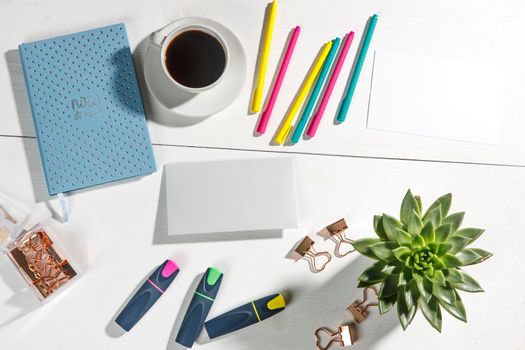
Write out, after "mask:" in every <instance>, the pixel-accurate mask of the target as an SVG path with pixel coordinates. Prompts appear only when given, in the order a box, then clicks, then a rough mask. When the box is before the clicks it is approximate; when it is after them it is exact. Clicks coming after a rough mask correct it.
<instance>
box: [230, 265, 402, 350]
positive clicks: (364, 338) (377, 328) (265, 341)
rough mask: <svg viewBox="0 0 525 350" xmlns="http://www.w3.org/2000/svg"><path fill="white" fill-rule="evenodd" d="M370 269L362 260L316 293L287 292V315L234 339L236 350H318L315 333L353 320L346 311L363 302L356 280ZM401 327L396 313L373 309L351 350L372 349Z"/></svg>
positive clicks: (305, 290)
mask: <svg viewBox="0 0 525 350" xmlns="http://www.w3.org/2000/svg"><path fill="white" fill-rule="evenodd" d="M369 265H370V260H369V259H368V258H366V257H363V256H359V257H357V259H355V260H353V261H352V262H351V263H350V264H348V266H346V267H345V268H344V269H342V270H341V271H340V272H339V273H337V274H336V275H335V276H334V277H333V278H332V279H331V280H329V281H328V282H327V283H325V284H324V285H322V286H319V287H318V288H317V289H313V290H309V289H306V288H304V287H295V288H291V289H290V290H288V294H290V295H291V300H289V301H288V306H287V308H286V310H285V311H284V312H282V313H281V314H279V315H277V316H275V317H273V318H270V319H268V320H266V321H264V322H262V323H260V324H258V325H254V326H252V327H250V328H246V329H245V330H242V331H239V332H238V333H236V334H235V335H231V336H233V337H236V342H235V344H236V348H237V349H239V350H243V349H250V350H266V349H286V350H308V349H315V337H314V332H315V330H316V329H317V328H319V327H322V326H325V327H328V328H330V329H333V330H336V329H337V328H338V327H339V326H340V325H341V324H345V323H349V322H350V321H351V320H352V318H351V317H350V316H349V315H348V314H346V308H347V307H348V306H349V305H350V304H351V303H352V302H353V301H355V300H357V299H361V297H362V292H361V289H359V290H358V289H357V278H358V276H359V275H360V274H361V272H362V271H363V270H364V269H365V268H367V267H368V266H369ZM312 278H313V275H312ZM398 325H399V321H398V320H397V316H396V312H395V310H392V311H390V312H389V313H387V314H385V315H383V316H379V313H378V311H377V309H376V308H372V310H371V312H370V316H369V317H368V319H367V320H366V321H364V322H363V323H361V324H359V325H357V328H358V339H357V341H356V343H355V344H354V345H353V346H352V349H372V348H373V346H374V345H375V344H376V343H377V341H378V340H379V339H381V337H383V336H386V335H387V334H388V333H389V332H391V331H392V330H393V329H395V328H397V327H398ZM237 345H238V346H237Z"/></svg>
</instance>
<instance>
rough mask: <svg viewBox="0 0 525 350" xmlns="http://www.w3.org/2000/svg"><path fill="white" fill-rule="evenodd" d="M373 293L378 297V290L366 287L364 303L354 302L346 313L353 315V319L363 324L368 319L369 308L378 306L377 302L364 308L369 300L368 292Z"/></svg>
mask: <svg viewBox="0 0 525 350" xmlns="http://www.w3.org/2000/svg"><path fill="white" fill-rule="evenodd" d="M369 290H370V291H372V292H373V293H374V295H375V296H376V297H377V289H376V287H374V286H371V287H366V288H365V289H363V301H361V302H359V301H358V300H356V301H354V302H353V303H352V304H351V305H350V306H349V307H348V308H347V309H346V311H347V312H348V313H349V314H350V315H352V317H353V318H354V319H355V320H356V321H357V322H358V323H361V322H363V321H364V320H366V318H367V317H368V310H367V309H368V307H369V306H377V305H378V303H377V301H376V302H374V303H368V304H366V305H364V306H362V305H363V304H364V303H365V302H366V301H367V300H368V297H367V291H369Z"/></svg>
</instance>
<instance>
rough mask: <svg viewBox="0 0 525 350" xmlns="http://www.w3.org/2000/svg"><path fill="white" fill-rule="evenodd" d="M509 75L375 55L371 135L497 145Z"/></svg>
mask: <svg viewBox="0 0 525 350" xmlns="http://www.w3.org/2000/svg"><path fill="white" fill-rule="evenodd" d="M503 79H504V69H503V67H502V66H499V65H496V64H485V63H478V62H464V61H455V60H445V59H436V58H430V57H423V56H414V55H408V54H395V53H387V52H375V55H374V71H373V78H372V90H371V94H370V107H369V111H368V123H367V127H368V128H369V129H378V130H387V131H394V132H399V133H406V134H414V135H422V136H430V137H440V138H446V139H452V140H460V141H467V142H475V143H485V144H491V145H497V144H498V143H499V138H500V124H501V113H502V99H503V84H504V80H503Z"/></svg>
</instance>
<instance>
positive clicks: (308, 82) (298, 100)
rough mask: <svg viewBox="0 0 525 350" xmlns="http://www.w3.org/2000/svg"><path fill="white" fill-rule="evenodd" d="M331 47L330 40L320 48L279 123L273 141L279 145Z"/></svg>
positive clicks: (286, 134) (288, 130) (282, 141)
mask: <svg viewBox="0 0 525 350" xmlns="http://www.w3.org/2000/svg"><path fill="white" fill-rule="evenodd" d="M331 48H332V42H331V41H329V42H327V43H326V44H325V45H324V46H323V49H322V50H321V53H320V54H319V56H318V57H317V60H316V61H315V63H314V66H313V68H312V70H311V71H310V75H308V77H307V78H306V81H305V83H304V85H303V87H302V88H301V90H300V91H299V95H297V98H296V99H295V101H294V102H293V104H292V107H291V108H290V112H288V114H287V115H286V117H285V118H284V121H283V123H282V125H281V128H280V129H279V131H278V132H277V135H276V136H275V142H276V143H277V144H279V145H282V144H283V143H284V141H285V140H286V137H287V136H288V133H289V132H290V130H291V129H292V121H293V119H294V117H295V114H297V111H298V110H299V108H300V107H301V104H302V103H303V102H304V99H305V98H306V95H308V91H310V89H311V87H312V85H313V83H314V81H315V78H316V77H317V75H318V74H319V71H320V70H321V68H322V67H323V64H324V61H325V60H326V56H328V52H330V49H331Z"/></svg>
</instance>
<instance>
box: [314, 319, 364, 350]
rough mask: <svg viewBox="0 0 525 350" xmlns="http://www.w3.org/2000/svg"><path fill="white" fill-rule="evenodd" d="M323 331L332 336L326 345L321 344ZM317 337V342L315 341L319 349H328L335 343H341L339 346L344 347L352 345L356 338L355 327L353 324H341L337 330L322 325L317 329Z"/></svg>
mask: <svg viewBox="0 0 525 350" xmlns="http://www.w3.org/2000/svg"><path fill="white" fill-rule="evenodd" d="M321 332H325V333H327V334H328V335H329V336H330V337H331V339H330V341H329V342H328V343H327V344H326V346H324V347H323V346H321V335H320V333H321ZM315 337H316V338H317V342H316V343H315V346H316V347H317V350H327V349H329V348H330V347H331V346H332V345H333V344H339V346H340V347H342V348H343V347H345V346H348V345H352V344H353V343H354V341H355V340H356V334H355V329H354V327H352V326H351V325H344V326H341V327H339V329H338V330H337V331H335V332H333V331H331V330H330V329H328V328H326V327H321V328H319V329H317V330H316V331H315Z"/></svg>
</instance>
